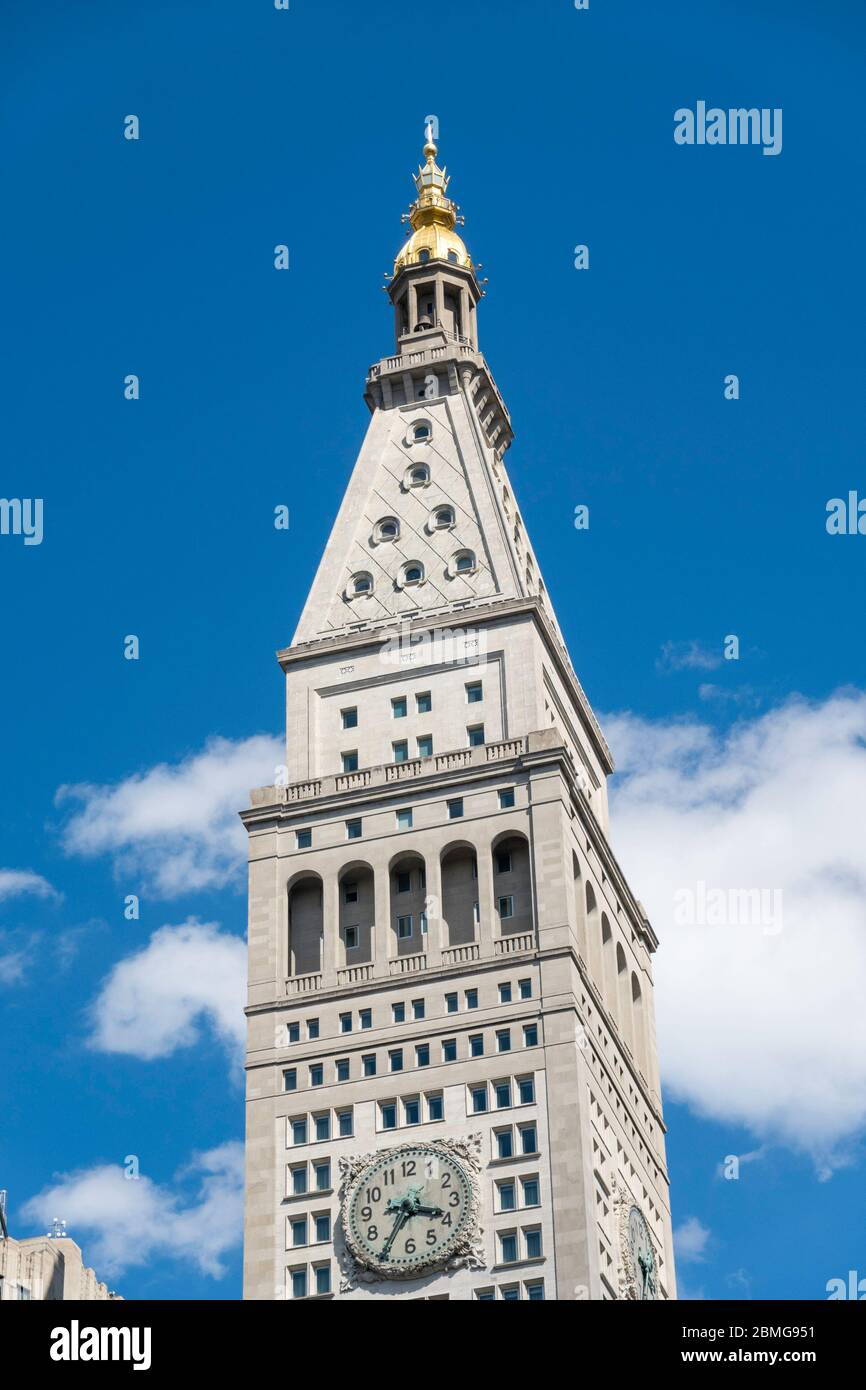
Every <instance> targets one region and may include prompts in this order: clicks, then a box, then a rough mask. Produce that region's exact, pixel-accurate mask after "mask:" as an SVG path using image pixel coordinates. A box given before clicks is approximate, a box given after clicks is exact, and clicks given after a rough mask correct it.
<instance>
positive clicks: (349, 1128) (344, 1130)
mask: <svg viewBox="0 0 866 1390" xmlns="http://www.w3.org/2000/svg"><path fill="white" fill-rule="evenodd" d="M354 1132H355V1126H354V1124H353V1122H352V1111H351V1110H338V1111H337V1134H338V1135H339V1137H340V1138H341V1139H351V1137H352V1135H353V1134H354Z"/></svg>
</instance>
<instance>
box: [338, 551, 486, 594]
mask: <svg viewBox="0 0 866 1390" xmlns="http://www.w3.org/2000/svg"><path fill="white" fill-rule="evenodd" d="M477 568H478V563H477V561H476V558H475V552H474V551H473V550H458V551H455V553H454V554H453V555H452V556H451V559H450V560H449V562H448V564H447V566H446V569H445V575H446V578H448V579H454V578H455V577H456V576H457V575H461V576H465V575H470V574H474V573H475V571H476V570H477ZM426 578H427V571H426V569H425V566H424V564H423V562H422V561H421V560H407V561H406V563H405V564H403V565H401V567H400V569H399V571H398V573H397V577H396V579H395V580H394V582H395V583H396V585H397V588H398V589H408V588H411V587H412V586H414V585H417V584H423V583H424V581H425V580H426ZM374 588H375V582H374V579H373V576H372V574H371V573H370V571H369V570H357V571H356V572H355V574H353V575H352V577H351V579H350V580H349V586H348V591H347V596H348V597H349V598H365V597H367V598H369V597H370V595H371V594H372V593H373V591H374Z"/></svg>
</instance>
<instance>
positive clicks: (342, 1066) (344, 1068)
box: [337, 1057, 349, 1081]
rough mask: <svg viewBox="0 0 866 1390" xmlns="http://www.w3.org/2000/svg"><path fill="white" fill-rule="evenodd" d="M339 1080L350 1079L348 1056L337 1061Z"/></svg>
mask: <svg viewBox="0 0 866 1390" xmlns="http://www.w3.org/2000/svg"><path fill="white" fill-rule="evenodd" d="M337 1080H338V1081H348V1080H349V1059H348V1057H340V1058H339V1060H338V1062H337Z"/></svg>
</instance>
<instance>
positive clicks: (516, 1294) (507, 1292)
mask: <svg viewBox="0 0 866 1390" xmlns="http://www.w3.org/2000/svg"><path fill="white" fill-rule="evenodd" d="M502 1301H503V1303H519V1302H520V1286H519V1285H518V1284H509V1285H508V1288H505V1289H503V1290H502Z"/></svg>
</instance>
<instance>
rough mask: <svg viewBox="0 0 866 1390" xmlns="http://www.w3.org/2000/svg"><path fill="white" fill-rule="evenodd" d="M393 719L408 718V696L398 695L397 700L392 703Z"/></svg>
mask: <svg viewBox="0 0 866 1390" xmlns="http://www.w3.org/2000/svg"><path fill="white" fill-rule="evenodd" d="M391 718H392V719H405V718H406V696H405V695H398V696H397V698H396V700H392V701H391Z"/></svg>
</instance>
